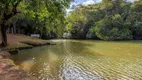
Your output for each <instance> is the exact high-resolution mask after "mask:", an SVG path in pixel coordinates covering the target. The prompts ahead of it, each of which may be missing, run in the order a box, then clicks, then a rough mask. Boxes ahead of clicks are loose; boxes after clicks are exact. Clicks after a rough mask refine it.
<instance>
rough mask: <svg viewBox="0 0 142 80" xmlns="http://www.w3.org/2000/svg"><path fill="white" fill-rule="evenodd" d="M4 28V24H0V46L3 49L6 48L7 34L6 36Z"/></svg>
mask: <svg viewBox="0 0 142 80" xmlns="http://www.w3.org/2000/svg"><path fill="white" fill-rule="evenodd" d="M6 27H7V26H5V24H4V23H2V24H1V37H2V43H1V45H2V46H3V47H6V46H7V34H6Z"/></svg>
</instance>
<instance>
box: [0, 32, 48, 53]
mask: <svg viewBox="0 0 142 80" xmlns="http://www.w3.org/2000/svg"><path fill="white" fill-rule="evenodd" d="M0 36H1V35H0ZM7 40H8V46H7V47H0V51H3V50H14V49H22V48H31V47H33V46H38V45H39V46H40V45H43V44H49V42H48V41H47V40H42V39H37V38H32V37H30V36H25V35H22V34H7ZM0 42H1V37H0Z"/></svg>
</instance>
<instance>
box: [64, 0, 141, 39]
mask: <svg viewBox="0 0 142 80" xmlns="http://www.w3.org/2000/svg"><path fill="white" fill-rule="evenodd" d="M74 13H76V14H78V15H77V16H73V14H71V15H70V16H68V18H67V20H70V19H72V21H73V20H77V19H76V18H78V16H84V19H86V21H85V22H83V23H82V22H79V21H75V22H77V23H71V21H68V22H70V23H69V24H67V26H66V27H67V29H69V30H74V29H75V28H74V27H73V26H74V25H75V24H83V25H85V27H86V31H87V34H85V35H86V36H89V35H91V36H97V37H98V38H100V39H103V40H128V39H141V37H142V34H141V32H142V29H141V28H142V26H141V22H142V0H139V1H135V2H134V3H131V2H127V1H126V0H102V2H100V3H97V4H94V5H88V6H82V5H81V6H80V7H79V8H77V9H76V10H75V11H74ZM81 13H82V14H83V15H82V14H81ZM78 27H80V28H78V30H77V32H78V31H80V30H81V29H82V28H83V27H84V26H82V25H78ZM76 35H79V36H80V34H78V33H76ZM89 38H90V37H89ZM92 38H94V39H97V38H96V37H92Z"/></svg>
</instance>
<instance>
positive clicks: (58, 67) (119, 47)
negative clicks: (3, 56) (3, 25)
mask: <svg viewBox="0 0 142 80" xmlns="http://www.w3.org/2000/svg"><path fill="white" fill-rule="evenodd" d="M51 42H54V43H56V45H48V46H43V47H36V48H33V49H27V50H20V51H19V54H17V55H13V56H12V59H13V60H14V61H15V63H16V64H18V65H19V66H20V67H21V68H23V69H24V70H26V71H27V72H29V74H30V75H32V76H34V77H36V78H37V79H38V80H142V41H120V42H111V41H95V40H94V41H93V40H51Z"/></svg>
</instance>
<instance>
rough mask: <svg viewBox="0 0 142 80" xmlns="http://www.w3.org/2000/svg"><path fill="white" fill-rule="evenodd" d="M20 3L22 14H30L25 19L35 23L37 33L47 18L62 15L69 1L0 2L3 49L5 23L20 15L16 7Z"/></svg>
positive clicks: (5, 0) (14, 0) (5, 36)
mask: <svg viewBox="0 0 142 80" xmlns="http://www.w3.org/2000/svg"><path fill="white" fill-rule="evenodd" d="M21 2H24V5H23V6H22V7H24V14H25V15H26V14H30V17H31V18H29V16H25V18H27V17H28V20H30V21H34V22H36V24H37V25H36V27H34V29H38V31H39V32H41V31H42V29H43V28H44V27H43V26H45V22H46V20H47V18H48V16H54V18H55V17H56V16H55V15H58V13H60V12H61V13H63V12H64V10H65V7H67V6H68V3H69V2H70V0H54V1H52V0H25V1H23V0H0V27H1V35H2V46H4V47H5V46H7V35H6V29H7V22H8V20H9V19H10V18H12V17H13V16H15V15H16V14H17V13H20V12H18V9H17V7H18V6H19V5H20V3H21ZM48 12H49V13H50V15H49V14H48ZM54 18H52V20H54ZM50 19H51V18H50ZM52 20H51V21H52ZM27 25H29V24H27ZM32 29H33V28H32Z"/></svg>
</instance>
